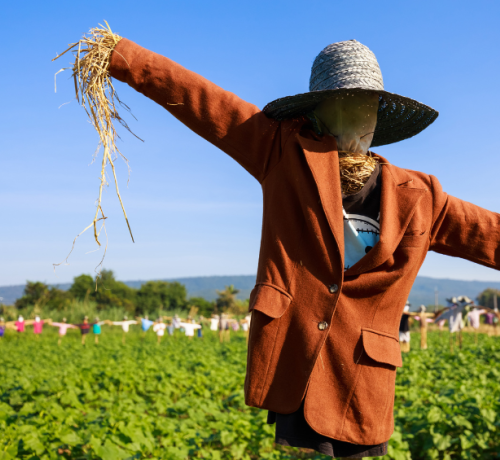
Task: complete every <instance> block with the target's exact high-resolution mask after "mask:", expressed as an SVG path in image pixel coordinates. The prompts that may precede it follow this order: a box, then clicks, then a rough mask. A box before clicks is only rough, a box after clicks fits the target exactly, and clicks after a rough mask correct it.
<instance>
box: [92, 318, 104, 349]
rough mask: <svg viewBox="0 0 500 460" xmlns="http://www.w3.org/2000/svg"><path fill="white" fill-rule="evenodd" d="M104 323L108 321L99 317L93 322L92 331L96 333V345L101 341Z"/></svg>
mask: <svg viewBox="0 0 500 460" xmlns="http://www.w3.org/2000/svg"><path fill="white" fill-rule="evenodd" d="M104 324H106V321H101V320H99V318H98V317H96V318H95V320H94V322H93V323H92V332H93V333H94V343H95V344H96V345H97V344H98V343H99V336H100V335H101V332H102V326H103V325H104Z"/></svg>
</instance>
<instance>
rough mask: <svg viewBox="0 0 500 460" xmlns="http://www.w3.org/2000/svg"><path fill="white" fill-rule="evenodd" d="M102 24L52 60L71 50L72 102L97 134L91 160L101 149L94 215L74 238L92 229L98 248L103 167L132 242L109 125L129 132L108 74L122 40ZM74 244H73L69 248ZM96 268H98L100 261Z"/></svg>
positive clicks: (118, 153)
mask: <svg viewBox="0 0 500 460" xmlns="http://www.w3.org/2000/svg"><path fill="white" fill-rule="evenodd" d="M104 22H105V23H106V27H104V26H102V25H99V26H100V27H97V28H93V29H91V30H90V32H89V33H88V34H85V35H84V36H83V38H82V39H81V40H79V41H78V42H76V43H72V44H70V46H69V48H68V49H67V50H66V51H64V52H63V53H61V54H59V55H58V56H56V57H55V58H54V59H52V60H53V61H54V60H56V59H59V58H60V57H61V56H63V55H64V54H65V53H67V52H68V51H70V50H72V52H73V54H74V56H75V61H74V63H73V64H72V67H71V69H72V71H73V79H74V82H75V92H76V99H77V100H78V102H79V103H80V104H81V105H82V107H83V108H84V109H85V111H86V112H87V115H88V117H89V119H90V122H91V124H92V126H94V128H95V129H96V131H97V133H98V135H99V144H98V147H97V149H96V151H95V153H94V159H95V158H96V157H97V154H98V152H99V150H100V148H101V147H103V158H102V163H101V175H100V185H99V197H98V199H97V203H96V208H97V209H96V213H95V216H94V219H93V221H92V223H91V224H90V225H89V226H87V227H86V228H85V229H84V230H83V231H82V232H81V233H79V234H78V235H77V237H76V238H78V236H80V235H81V234H82V233H83V232H85V231H86V230H88V229H89V228H90V227H92V226H93V227H94V238H95V241H96V242H97V244H98V245H99V246H101V243H100V242H99V234H100V232H101V230H102V229H103V228H104V231H105V232H106V230H105V225H104V220H105V219H106V217H105V216H104V212H103V210H102V206H101V200H102V189H103V186H104V185H105V184H106V185H108V182H107V180H106V166H107V165H108V164H109V165H110V166H111V169H112V171H113V178H114V182H115V188H116V193H117V195H118V199H119V200H120V205H121V207H122V210H123V215H124V216H125V221H126V222H127V227H128V230H129V232H130V236H131V238H132V241H134V237H133V236H132V230H131V228H130V224H129V221H128V217H127V213H126V212H125V207H124V206H123V201H122V198H121V196H120V191H119V189H118V180H117V178H116V171H115V165H114V160H115V159H116V158H117V157H118V155H120V156H121V157H122V158H123V160H124V161H125V162H126V163H127V166H128V160H127V158H126V157H125V156H124V155H123V154H122V153H121V152H120V150H119V149H118V147H117V146H116V140H117V138H118V137H119V136H118V134H117V132H116V130H115V126H114V124H113V123H114V121H118V122H119V123H120V124H121V125H122V126H124V127H125V128H126V129H127V130H128V131H129V132H131V131H130V128H129V127H128V126H127V124H126V123H125V121H124V120H123V119H122V118H121V117H120V115H119V114H118V111H117V109H116V105H117V103H118V104H120V105H121V106H122V107H124V108H125V109H126V110H127V111H129V112H130V109H129V108H128V107H127V106H126V105H125V104H123V103H122V102H121V101H120V99H119V98H118V94H117V93H116V91H115V88H114V87H113V83H112V81H111V76H110V75H109V72H108V67H109V61H110V58H111V53H112V52H113V49H114V48H115V46H116V45H117V43H118V42H119V41H120V40H121V38H122V37H120V36H119V35H116V34H114V33H113V32H112V31H111V28H110V27H109V25H108V23H107V22H106V21H104ZM63 70H66V68H63V69H61V70H59V71H58V72H57V73H56V75H57V74H58V73H59V72H62V71H63ZM132 134H133V133H132ZM129 173H130V169H129ZM99 214H100V215H101V217H99ZM99 221H102V226H101V229H100V230H99V231H97V223H98V222H99ZM76 238H75V241H76ZM75 241H73V248H74V244H75ZM106 246H107V245H106ZM73 248H72V249H71V251H73ZM71 251H70V254H71ZM105 252H106V250H105ZM68 257H69V254H68ZM68 257H66V260H67V259H68ZM103 259H104V256H103ZM54 265H60V264H54ZM100 265H102V261H101V264H100Z"/></svg>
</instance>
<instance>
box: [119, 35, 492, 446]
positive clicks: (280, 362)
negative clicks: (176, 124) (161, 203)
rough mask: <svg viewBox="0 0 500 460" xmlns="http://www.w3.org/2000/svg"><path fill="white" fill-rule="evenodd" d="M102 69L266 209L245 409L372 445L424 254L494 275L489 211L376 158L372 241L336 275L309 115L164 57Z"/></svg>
mask: <svg viewBox="0 0 500 460" xmlns="http://www.w3.org/2000/svg"><path fill="white" fill-rule="evenodd" d="M110 73H111V75H112V76H113V77H114V78H116V79H118V80H121V81H123V82H126V83H128V84H129V85H130V86H132V87H133V88H135V89H136V90H137V91H140V92H141V93H143V94H144V95H146V96H147V97H149V98H151V99H153V100H154V101H156V102H157V103H158V104H160V105H162V106H163V107H164V108H165V109H167V110H168V111H169V112H171V113H172V114H173V115H174V116H175V117H177V118H178V119H179V120H180V121H181V122H183V123H185V124H186V125H187V126H188V127H189V128H191V129H192V130H193V131H194V132H196V133H197V134H199V135H200V136H202V137H204V138H205V139H207V140H208V141H210V142H211V143H212V144H214V145H216V146H217V147H219V148H220V149H221V150H223V151H224V152H226V153H227V154H228V155H230V156H231V157H232V158H234V159H235V160H236V161H237V162H238V163H239V164H241V166H243V167H244V168H245V169H246V170H247V171H248V172H249V173H250V174H252V176H254V177H255V178H256V179H257V180H258V181H259V183H260V184H261V186H262V191H263V200H264V215H263V228H262V243H261V249H260V257H259V266H258V271H257V284H256V286H255V288H254V290H253V291H252V294H251V299H250V310H252V311H253V316H252V323H251V330H250V342H249V350H248V365H247V375H246V381H245V396H246V402H247V404H248V405H250V406H255V407H260V408H264V409H269V410H272V411H275V412H279V413H291V412H293V411H295V410H297V409H298V408H299V406H300V404H301V401H302V400H303V398H304V397H305V417H306V419H307V421H308V423H309V425H310V426H311V427H312V428H313V429H314V430H315V431H317V432H318V433H321V434H323V435H325V436H329V437H331V438H335V439H339V440H342V441H347V442H351V443H357V444H377V443H381V442H384V441H386V440H388V439H389V438H390V436H391V433H392V431H393V404H394V384H395V378H396V368H397V367H398V366H401V365H402V361H401V354H400V349H399V343H398V327H399V321H400V318H401V313H402V310H403V307H404V305H405V302H406V299H407V298H408V294H409V293H410V289H411V287H412V284H413V282H414V280H415V277H416V276H417V273H418V270H419V268H420V266H421V264H422V262H423V261H424V258H425V255H426V253H427V251H429V250H432V251H436V252H439V253H441V254H447V255H450V256H454V257H461V258H464V259H468V260H471V261H473V262H476V263H479V264H482V265H485V266H487V267H491V268H496V269H499V268H500V215H499V214H496V213H493V212H490V211H487V210H485V209H482V208H480V207H478V206H475V205H473V204H471V203H467V202H465V201H461V200H459V199H457V198H454V197H452V196H449V195H447V194H446V193H444V192H443V191H442V189H441V186H440V184H439V182H438V181H437V179H436V178H435V177H433V176H429V175H427V174H423V173H421V172H417V171H410V170H405V169H401V168H398V167H396V166H394V165H392V164H390V163H388V162H387V161H386V160H385V159H383V158H382V157H379V159H380V162H381V163H382V165H383V166H382V198H381V235H380V241H379V242H378V243H377V244H376V245H375V246H374V247H373V249H372V250H371V251H370V252H369V253H368V254H367V255H366V256H365V257H363V259H361V260H360V261H359V262H358V263H356V264H355V265H353V266H352V267H351V268H350V269H349V270H347V271H346V272H345V273H344V270H343V267H344V264H343V260H342V259H343V254H344V241H343V218H342V197H341V189H340V177H339V165H338V154H337V148H336V144H335V140H334V138H333V137H331V136H325V137H318V136H316V135H315V134H314V133H313V131H312V130H311V129H310V126H309V125H308V122H307V120H305V119H298V120H297V119H296V120H290V121H284V122H278V121H276V120H273V119H269V118H267V117H266V116H265V115H264V114H263V113H262V112H261V111H260V110H259V109H258V108H257V107H256V106H254V105H252V104H249V103H247V102H245V101H243V100H241V99H240V98H238V97H237V96H236V95H234V94H232V93H230V92H228V91H224V90H223V89H221V88H219V87H218V86H216V85H214V84H213V83H211V82H209V81H207V80H206V79H204V78H202V77H201V76H199V75H197V74H196V73H193V72H191V71H188V70H186V69H185V68H183V67H182V66H180V65H179V64H176V63H175V62H173V61H171V60H170V59H168V58H166V57H163V56H160V55H158V54H155V53H153V52H151V51H148V50H146V49H144V48H142V47H140V46H138V45H136V44H135V43H133V42H131V41H130V40H127V39H122V40H121V41H120V42H119V44H118V45H117V47H116V49H115V51H114V52H113V54H112V58H111V63H110Z"/></svg>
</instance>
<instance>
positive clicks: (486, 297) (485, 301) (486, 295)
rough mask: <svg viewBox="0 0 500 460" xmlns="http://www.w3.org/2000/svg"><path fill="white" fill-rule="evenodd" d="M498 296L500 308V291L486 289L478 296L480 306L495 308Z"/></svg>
mask: <svg viewBox="0 0 500 460" xmlns="http://www.w3.org/2000/svg"><path fill="white" fill-rule="evenodd" d="M495 295H496V296H497V305H498V307H499V308H500V291H499V290H498V289H492V288H488V289H485V290H484V291H483V292H481V294H479V295H478V296H477V300H478V302H479V305H481V306H483V307H488V308H493V306H494V300H493V298H494V296H495Z"/></svg>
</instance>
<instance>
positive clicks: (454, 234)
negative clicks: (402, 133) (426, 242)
mask: <svg viewBox="0 0 500 460" xmlns="http://www.w3.org/2000/svg"><path fill="white" fill-rule="evenodd" d="M431 178H432V186H433V192H434V198H435V201H434V221H433V228H432V231H431V235H430V238H431V244H430V250H431V251H434V252H438V253H440V254H444V255H448V256H453V257H460V258H462V259H466V260H470V261H471V262H475V263H477V264H481V265H485V266H486V267H490V268H494V269H496V270H500V214H497V213H495V212H492V211H488V210H487V209H484V208H480V207H479V206H476V205H474V204H472V203H468V202H467V201H463V200H460V199H458V198H455V197H453V196H450V195H447V194H446V193H444V192H443V190H442V188H441V185H440V184H439V182H438V181H437V180H436V178H434V177H432V176H431Z"/></svg>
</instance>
